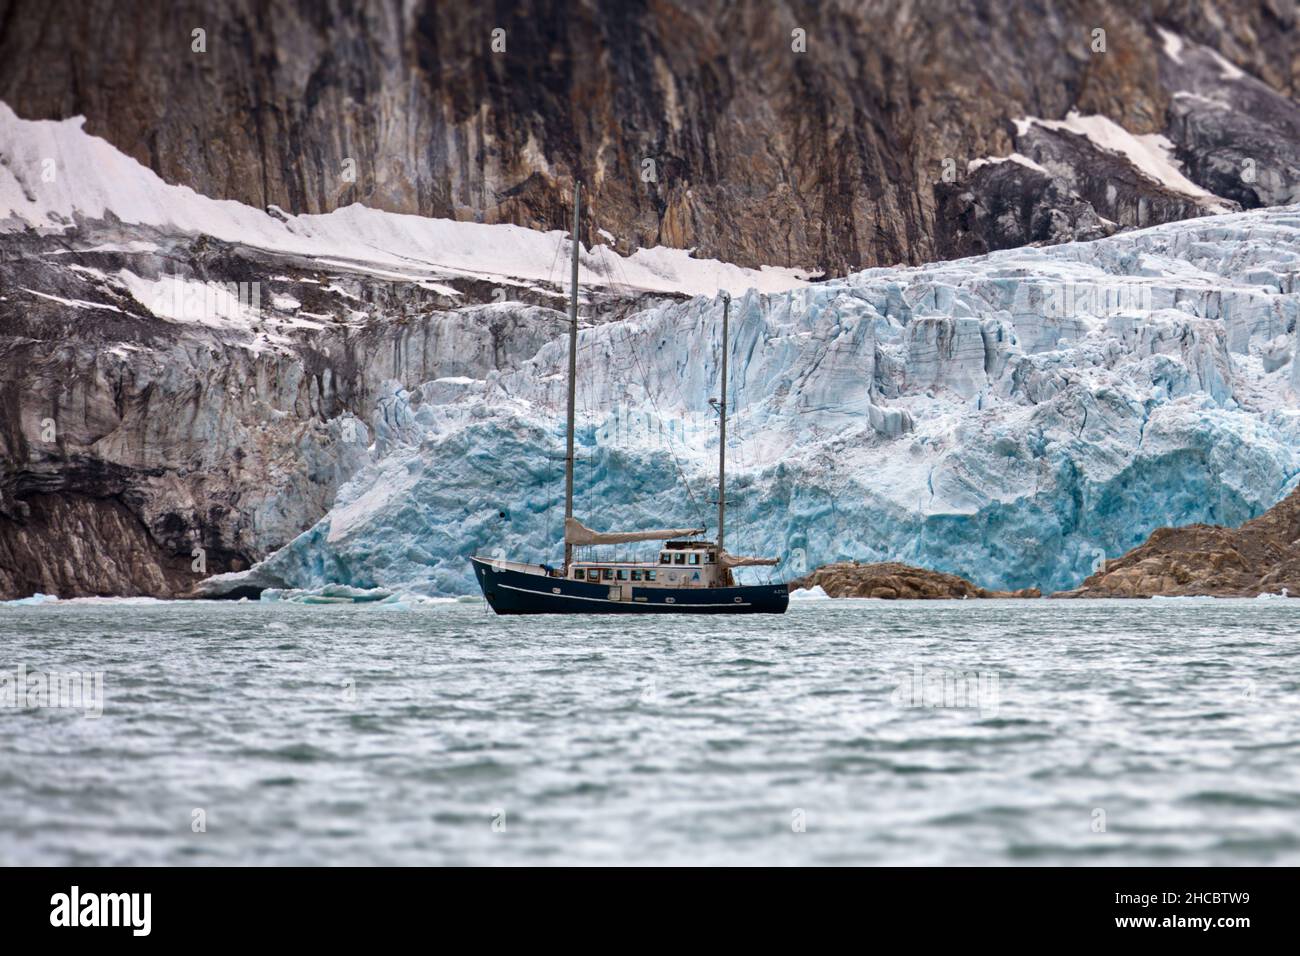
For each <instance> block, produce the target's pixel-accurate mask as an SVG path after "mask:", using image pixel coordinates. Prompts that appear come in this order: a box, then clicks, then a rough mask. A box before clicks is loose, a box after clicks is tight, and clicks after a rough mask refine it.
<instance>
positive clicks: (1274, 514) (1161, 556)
mask: <svg viewBox="0 0 1300 956" xmlns="http://www.w3.org/2000/svg"><path fill="white" fill-rule="evenodd" d="M1261 594H1272V595H1281V596H1291V597H1300V491H1293V492H1291V494H1290V495H1288V496H1287V497H1286V498H1284V499H1283V500H1282V501H1280V502H1279V503H1278V504H1277V505H1275V506H1274V507H1272V508H1270V509H1269V510H1268V511H1266V512H1265V513H1264V514H1262V515H1260V516H1259V517H1258V518H1255V519H1253V520H1251V521H1247V522H1246V523H1245V524H1243V525H1241V527H1238V528H1225V527H1222V526H1219V525H1208V524H1193V525H1186V526H1183V527H1179V528H1158V529H1157V530H1156V531H1154V532H1153V533H1152V534H1151V537H1150V538H1148V539H1147V541H1146V542H1145V543H1144V544H1142V545H1140V546H1139V547H1136V548H1134V549H1133V550H1132V551H1130V552H1129V553H1128V554H1126V555H1124V556H1123V557H1122V558H1119V559H1117V560H1114V561H1108V562H1106V564H1105V565H1104V567H1103V568H1102V569H1101V570H1099V571H1098V572H1097V573H1096V574H1094V575H1092V576H1091V577H1089V578H1088V579H1087V580H1085V581H1084V582H1083V585H1082V586H1081V587H1079V588H1078V589H1076V590H1073V591H1067V592H1064V593H1062V594H1057V595H1054V597H1081V598H1086V597H1125V598H1145V597H1155V596H1157V595H1159V596H1163V597H1192V596H1196V595H1212V596H1214V597H1256V596H1258V595H1261Z"/></svg>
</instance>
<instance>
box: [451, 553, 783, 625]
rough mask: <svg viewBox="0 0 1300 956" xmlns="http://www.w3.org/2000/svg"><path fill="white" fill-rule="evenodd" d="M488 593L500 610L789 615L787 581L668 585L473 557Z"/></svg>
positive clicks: (549, 612)
mask: <svg viewBox="0 0 1300 956" xmlns="http://www.w3.org/2000/svg"><path fill="white" fill-rule="evenodd" d="M470 562H471V563H472V564H473V565H474V575H475V577H477V578H478V584H479V587H480V588H482V589H483V596H484V597H485V598H487V602H488V604H490V605H491V606H492V610H494V611H496V612H497V613H498V614H784V613H785V609H786V607H788V606H789V604H790V595H789V593H788V589H787V588H786V586H785V585H784V584H756V585H745V586H741V587H733V588H663V587H651V588H647V587H637V586H636V585H631V586H627V585H626V584H624V585H622V586H620V585H617V584H615V585H614V586H613V587H611V586H610V585H609V584H606V583H597V582H588V581H576V580H575V581H571V580H569V579H567V578H557V577H548V576H547V575H545V574H537V573H530V572H527V571H518V570H515V569H513V568H509V567H502V566H500V565H494V564H493V562H491V561H484V560H481V559H479V558H471V559H470Z"/></svg>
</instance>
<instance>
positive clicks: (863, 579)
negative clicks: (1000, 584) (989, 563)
mask: <svg viewBox="0 0 1300 956" xmlns="http://www.w3.org/2000/svg"><path fill="white" fill-rule="evenodd" d="M814 587H820V588H821V589H822V590H823V591H825V592H826V594H827V596H828V597H833V598H843V597H869V598H883V599H885V600H894V599H908V600H931V599H936V600H942V599H945V598H1036V597H1042V594H1041V593H1040V592H1039V590H1038V588H1024V589H1023V590H1020V591H990V590H989V589H987V588H982V587H980V586H979V585H978V584H972V583H971V582H970V581H967V580H966V579H965V578H961V577H958V576H957V575H955V574H944V573H943V572H942V571H927V570H925V569H924V568H914V567H912V566H911V565H910V564H900V563H898V562H897V561H884V562H881V563H878V564H859V563H858V562H856V561H852V562H838V563H836V564H825V565H822V566H821V567H820V568H818V569H817V570H815V571H813V572H812V573H810V574H806V575H804V576H803V577H802V578H799V579H798V580H795V581H791V582H790V590H792V591H793V590H795V589H796V588H814Z"/></svg>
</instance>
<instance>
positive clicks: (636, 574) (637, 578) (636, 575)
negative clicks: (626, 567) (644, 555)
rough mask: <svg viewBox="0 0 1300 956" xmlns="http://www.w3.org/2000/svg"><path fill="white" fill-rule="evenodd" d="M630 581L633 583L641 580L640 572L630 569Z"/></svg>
mask: <svg viewBox="0 0 1300 956" xmlns="http://www.w3.org/2000/svg"><path fill="white" fill-rule="evenodd" d="M632 580H633V581H640V580H641V572H640V571H638V570H637V569H636V568H633V569H632Z"/></svg>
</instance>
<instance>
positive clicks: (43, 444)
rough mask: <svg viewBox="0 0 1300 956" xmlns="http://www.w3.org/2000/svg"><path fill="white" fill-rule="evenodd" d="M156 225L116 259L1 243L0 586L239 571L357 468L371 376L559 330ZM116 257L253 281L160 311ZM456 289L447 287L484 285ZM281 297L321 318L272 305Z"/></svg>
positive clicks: (160, 270) (427, 376)
mask: <svg viewBox="0 0 1300 956" xmlns="http://www.w3.org/2000/svg"><path fill="white" fill-rule="evenodd" d="M111 231H112V232H114V233H115V234H116V235H117V238H121V237H122V232H123V227H120V226H118V227H114V228H113V229H112V230H111ZM89 232H90V234H88V235H85V236H83V237H82V238H84V239H86V240H87V241H86V245H87V246H91V247H93V246H95V245H96V243H95V238H94V230H89ZM130 234H132V235H134V234H135V232H134V231H132V232H130ZM154 238H155V239H158V240H159V241H160V246H159V248H158V249H157V250H156V251H154V252H136V253H124V252H88V251H73V250H71V249H70V248H68V247H67V244H66V243H65V240H64V238H63V237H50V238H45V239H38V238H36V237H33V236H26V237H8V238H7V239H6V246H5V248H7V249H9V250H10V251H14V250H21V252H22V254H21V255H14V256H13V257H11V258H7V259H6V260H5V261H0V330H3V334H2V335H0V368H3V370H4V372H3V378H2V379H0V598H13V597H22V596H25V595H27V594H31V593H32V592H33V591H42V592H44V593H50V594H58V595H61V596H64V597H69V596H75V595H85V594H117V595H136V594H145V595H153V596H160V597H168V596H178V595H182V594H185V593H188V592H189V591H190V590H191V589H192V588H193V587H194V585H195V584H196V583H197V582H198V581H199V580H201V579H203V578H204V577H206V576H207V575H211V574H214V573H219V572H223V571H235V570H242V569H244V568H246V567H248V566H249V565H251V564H252V563H253V562H254V561H256V560H258V559H260V558H262V557H264V556H266V554H268V553H269V552H270V551H272V550H274V549H275V548H278V547H280V546H281V545H283V544H284V543H285V542H287V541H289V540H290V539H292V538H293V537H294V536H295V535H297V534H298V533H299V532H301V531H302V530H304V529H305V528H307V527H308V526H310V525H311V524H312V523H313V522H314V521H316V519H318V518H319V517H320V515H321V514H323V513H324V512H325V510H326V509H327V508H328V507H329V505H330V504H331V502H332V501H333V499H334V494H335V492H336V491H337V489H338V487H339V486H340V484H341V483H342V482H343V481H345V480H346V479H347V478H348V477H349V476H350V475H351V474H353V473H354V472H355V470H356V469H357V468H358V467H359V466H360V463H361V462H362V461H363V460H364V459H365V457H366V446H367V445H368V444H369V443H370V441H371V434H372V429H373V423H372V422H370V421H368V419H369V418H370V413H371V411H372V410H373V409H374V408H375V405H376V398H377V395H378V393H379V390H380V388H381V386H382V384H383V383H384V382H387V381H396V382H398V383H409V384H410V385H411V386H414V385H416V384H418V383H420V382H425V381H429V380H431V379H436V378H438V377H440V376H462V375H464V376H471V377H476V378H482V377H484V376H485V375H487V374H488V373H489V372H490V371H491V370H493V369H495V368H498V367H501V366H502V365H505V364H507V363H511V362H515V361H518V360H519V359H520V357H526V356H530V355H532V354H534V353H535V352H536V351H537V349H538V348H540V347H541V345H542V344H543V343H545V342H547V341H549V340H550V339H552V338H554V337H555V335H556V334H557V332H558V330H559V329H560V327H561V326H560V323H561V322H562V318H561V316H560V315H559V314H558V313H556V312H554V311H551V310H550V309H545V310H544V309H540V308H537V307H535V306H530V305H527V304H520V303H513V304H512V305H510V306H509V307H503V306H497V305H481V306H477V307H476V306H473V305H472V304H471V305H469V306H468V307H466V306H465V302H459V303H458V304H459V305H460V306H461V307H460V308H459V309H457V310H450V309H448V308H447V306H448V304H449V300H448V298H447V297H446V296H444V295H440V294H437V293H434V292H430V291H428V290H424V289H421V288H420V287H418V286H417V285H414V284H413V283H409V282H400V281H392V280H388V281H386V280H383V279H378V278H376V277H374V276H373V275H369V274H365V275H363V274H360V273H350V272H348V271H347V269H346V268H334V269H323V268H322V267H321V266H320V265H319V264H315V263H312V264H308V263H304V262H299V261H296V260H295V259H294V258H293V257H290V256H284V257H276V256H274V255H271V254H268V253H265V252H262V251H257V252H256V253H253V252H251V251H248V250H242V249H239V248H237V247H233V246H231V245H229V244H226V243H218V242H215V241H214V240H211V239H199V240H192V241H191V240H176V239H165V238H164V237H160V236H155V237H154ZM254 255H255V256H256V261H255V262H254V261H253V260H252V259H251V258H249V257H250V256H254ZM121 270H127V271H129V272H130V273H132V274H133V275H138V276H142V277H151V278H156V277H159V276H163V275H166V276H169V277H176V276H179V277H182V278H185V279H187V280H193V281H195V282H199V281H202V282H211V283H232V284H234V283H239V282H245V283H248V282H250V281H251V282H254V283H259V286H258V295H259V297H260V300H261V303H260V315H259V316H258V318H257V319H256V320H255V321H254V322H252V323H250V324H248V325H246V326H245V325H239V324H231V325H229V326H223V325H221V324H220V323H215V324H214V323H211V322H199V321H168V320H164V319H160V318H158V317H157V316H155V315H153V314H151V313H150V312H149V310H148V309H147V308H145V307H144V306H143V305H142V304H141V303H140V302H139V301H138V300H137V299H135V298H133V297H132V295H131V294H130V292H129V291H128V290H127V289H126V288H125V287H124V285H123V282H122V280H121V279H120V278H119V276H120V274H121ZM269 276H275V277H276V278H274V279H268V277H269ZM459 285H460V287H461V289H460V291H461V296H460V297H458V298H459V299H463V300H467V301H468V302H469V303H472V302H473V301H475V299H476V298H477V299H480V300H483V299H488V298H490V293H491V290H490V289H488V288H481V286H484V285H485V284H484V283H481V282H479V281H477V280H474V279H466V280H463V281H461V282H459ZM525 294H527V293H525ZM289 295H292V296H293V297H294V299H295V300H296V301H295V305H297V304H298V303H300V304H301V307H302V310H303V311H306V312H308V313H310V314H313V315H319V317H320V321H312V322H306V323H304V322H303V321H302V320H301V319H298V320H297V321H295V320H294V318H295V317H294V315H291V314H289V313H288V312H283V311H281V310H280V308H279V307H278V306H277V305H276V300H277V297H280V296H289ZM50 297H57V298H50ZM58 300H62V301H58ZM71 302H76V303H79V305H75V306H70V305H68V304H65V303H71ZM313 310H314V311H313ZM294 311H295V312H296V311H297V310H296V309H295V310H294ZM200 556H201V557H200ZM196 559H197V560H198V563H197V564H196Z"/></svg>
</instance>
